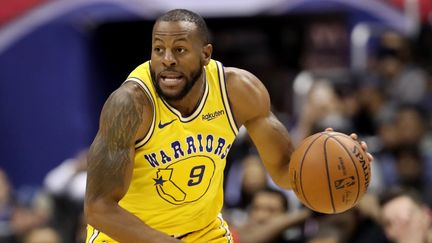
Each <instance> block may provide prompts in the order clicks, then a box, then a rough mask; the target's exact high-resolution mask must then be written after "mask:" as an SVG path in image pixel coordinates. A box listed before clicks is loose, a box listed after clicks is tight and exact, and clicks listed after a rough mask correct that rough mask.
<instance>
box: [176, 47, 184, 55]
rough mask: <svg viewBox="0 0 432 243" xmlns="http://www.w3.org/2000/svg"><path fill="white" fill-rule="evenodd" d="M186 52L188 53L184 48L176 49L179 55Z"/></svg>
mask: <svg viewBox="0 0 432 243" xmlns="http://www.w3.org/2000/svg"><path fill="white" fill-rule="evenodd" d="M185 51H186V49H185V48H182V47H179V48H176V52H177V53H178V54H181V53H184V52H185Z"/></svg>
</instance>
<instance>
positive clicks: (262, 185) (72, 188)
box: [0, 31, 432, 243]
mask: <svg viewBox="0 0 432 243" xmlns="http://www.w3.org/2000/svg"><path fill="white" fill-rule="evenodd" d="M374 50H375V52H374V53H372V54H371V58H370V60H369V63H368V68H367V70H363V71H361V72H360V71H355V72H354V71H353V70H349V69H343V68H342V69H341V68H334V67H331V65H330V68H329V65H328V63H319V62H318V63H316V62H305V63H304V67H303V71H302V72H300V73H299V74H298V75H297V77H296V79H295V81H294V83H293V86H294V90H293V94H292V99H293V104H294V105H295V107H294V108H293V109H292V112H291V114H287V113H286V112H285V111H280V110H275V111H274V112H275V113H276V114H277V115H278V116H280V117H281V120H283V121H287V119H286V117H290V119H288V121H287V122H286V126H287V128H288V130H289V131H290V133H291V135H292V138H293V141H294V143H295V144H298V143H299V142H300V141H302V140H303V139H304V138H306V137H307V136H309V135H311V134H313V133H315V132H318V131H322V130H324V129H325V128H326V127H333V128H334V130H336V131H339V132H344V133H348V134H349V133H352V132H356V133H357V134H358V135H359V136H360V139H361V140H365V141H366V142H367V143H368V145H369V151H370V152H371V153H372V154H373V155H374V158H375V160H374V162H373V164H372V182H371V185H370V187H369V190H368V192H367V194H366V195H365V196H364V197H363V198H362V200H361V201H360V202H359V204H358V205H357V206H356V207H355V208H353V209H351V210H348V211H347V212H344V213H341V214H335V215H323V214H319V213H315V212H311V211H310V210H308V209H306V208H304V207H303V206H302V205H301V203H299V201H298V200H297V199H296V196H295V195H294V194H293V192H291V191H283V190H281V189H279V188H278V187H277V186H276V185H275V184H274V183H273V182H272V181H271V179H270V178H269V176H268V175H267V173H266V171H265V169H264V168H263V166H262V163H261V161H260V158H259V157H258V155H257V153H256V151H255V150H254V147H253V145H252V143H251V141H250V140H249V138H248V136H247V133H246V132H245V131H243V130H241V131H240V134H239V136H238V138H237V141H236V143H235V145H234V148H233V149H232V150H231V154H230V155H229V157H228V164H227V169H226V174H225V185H224V188H225V208H224V215H225V219H226V220H227V221H228V222H229V224H230V227H231V230H232V232H233V234H234V237H235V239H236V242H240V243H248V242H251V243H259V242H263V243H264V242H275V243H283V242H285V243H301V242H306V243H356V242H358V243H360V242H368V243H375V242H376V243H387V242H395V243H424V242H432V222H431V214H430V208H431V207H432V187H431V185H432V136H431V131H432V130H431V128H432V117H431V116H430V114H431V113H432V70H431V67H432V63H431V62H432V61H429V62H417V61H416V55H418V54H416V53H415V52H413V51H412V42H410V40H409V39H407V38H405V37H403V36H402V35H400V34H398V33H396V32H392V31H387V32H383V33H382V35H381V36H380V39H379V43H378V45H377V47H376V48H375V49H374ZM320 64H322V65H320ZM251 71H253V70H251ZM86 153H87V150H83V151H80V152H79V153H77V154H76V155H75V156H73V157H72V158H70V159H66V160H65V161H63V162H61V163H59V165H58V166H57V167H56V168H53V169H52V170H51V171H49V172H48V174H47V175H46V177H45V180H44V182H43V185H42V186H41V187H26V188H13V187H12V186H11V184H10V183H9V180H8V176H7V175H6V174H5V173H4V171H2V170H1V168H0V242H1V243H20V242H23V243H60V242H62V243H82V242H85V234H86V232H85V227H86V225H85V221H84V218H83V212H82V209H83V199H84V194H85V181H86Z"/></svg>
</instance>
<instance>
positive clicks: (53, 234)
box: [22, 226, 62, 243]
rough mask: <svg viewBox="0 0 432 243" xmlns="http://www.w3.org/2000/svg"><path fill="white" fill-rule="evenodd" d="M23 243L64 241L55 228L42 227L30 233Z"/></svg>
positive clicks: (57, 242)
mask: <svg viewBox="0 0 432 243" xmlns="http://www.w3.org/2000/svg"><path fill="white" fill-rule="evenodd" d="M22 243H62V240H61V238H60V235H59V234H58V232H57V231H56V230H55V229H54V228H51V227H48V226H41V227H37V228H34V229H32V230H31V231H30V232H28V233H27V234H26V236H25V237H24V238H23V241H22Z"/></svg>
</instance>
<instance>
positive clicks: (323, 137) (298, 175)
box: [289, 132, 371, 214]
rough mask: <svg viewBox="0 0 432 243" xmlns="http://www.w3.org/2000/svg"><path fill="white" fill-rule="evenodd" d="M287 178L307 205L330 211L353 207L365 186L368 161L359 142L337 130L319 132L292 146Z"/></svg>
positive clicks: (339, 211) (367, 184)
mask: <svg viewBox="0 0 432 243" xmlns="http://www.w3.org/2000/svg"><path fill="white" fill-rule="evenodd" d="M289 167H290V169H289V170H290V182H291V185H292V187H293V190H294V192H295V194H296V195H297V197H298V199H299V200H300V201H301V202H302V203H303V204H304V205H305V206H306V207H308V208H310V209H312V210H314V211H316V212H321V213H327V214H334V213H341V212H344V211H346V210H348V209H350V208H352V207H354V206H355V205H356V204H357V203H358V201H359V200H360V199H361V198H362V196H363V195H364V194H365V193H366V191H367V188H368V186H369V182H370V178H371V171H370V161H368V158H367V156H366V153H365V152H364V151H363V149H362V148H361V146H360V144H359V143H358V142H357V141H355V140H353V139H352V138H351V137H349V136H348V135H345V134H343V133H338V132H320V133H316V134H314V135H312V136H310V137H307V138H306V139H305V140H303V142H302V143H301V144H300V145H299V146H298V147H297V148H296V150H295V151H294V153H293V154H292V157H291V162H290V165H289Z"/></svg>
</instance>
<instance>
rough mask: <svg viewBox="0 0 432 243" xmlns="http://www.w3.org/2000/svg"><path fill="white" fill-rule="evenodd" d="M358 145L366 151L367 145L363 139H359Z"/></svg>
mask: <svg viewBox="0 0 432 243" xmlns="http://www.w3.org/2000/svg"><path fill="white" fill-rule="evenodd" d="M360 146H361V147H362V149H363V150H364V151H367V150H368V146H367V144H366V142H365V141H361V142H360Z"/></svg>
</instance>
